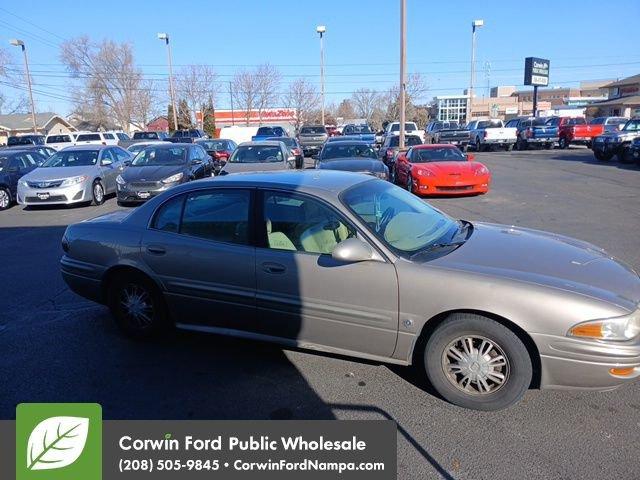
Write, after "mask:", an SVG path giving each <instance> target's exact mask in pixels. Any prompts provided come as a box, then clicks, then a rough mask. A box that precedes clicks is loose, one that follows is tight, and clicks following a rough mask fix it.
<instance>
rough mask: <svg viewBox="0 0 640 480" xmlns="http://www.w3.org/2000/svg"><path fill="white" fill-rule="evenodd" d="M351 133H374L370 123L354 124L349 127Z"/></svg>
mask: <svg viewBox="0 0 640 480" xmlns="http://www.w3.org/2000/svg"><path fill="white" fill-rule="evenodd" d="M349 133H351V134H356V135H358V134H361V133H373V131H372V130H371V129H370V128H369V125H352V126H351V127H349Z"/></svg>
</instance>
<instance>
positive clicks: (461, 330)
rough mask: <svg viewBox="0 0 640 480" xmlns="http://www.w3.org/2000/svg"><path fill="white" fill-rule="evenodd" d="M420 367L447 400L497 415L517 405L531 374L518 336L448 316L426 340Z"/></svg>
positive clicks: (482, 321)
mask: <svg viewBox="0 0 640 480" xmlns="http://www.w3.org/2000/svg"><path fill="white" fill-rule="evenodd" d="M424 367H425V369H426V372H427V376H428V377H429V380H430V381H431V384H432V385H433V387H434V388H435V389H436V390H437V392H438V393H439V394H440V395H442V397H444V398H445V399H446V400H447V401H449V402H451V403H453V404H455V405H458V406H460V407H464V408H471V409H474V410H500V409H502V408H507V407H509V406H511V405H513V404H515V403H516V402H518V401H519V400H520V399H521V398H522V396H523V395H524V394H525V392H526V391H527V389H528V388H529V385H530V384H531V378H532V375H533V373H532V372H533V370H532V364H531V358H530V356H529V352H528V351H527V348H526V347H525V345H524V343H523V342H522V341H521V340H520V338H518V336H517V335H516V334H515V333H514V332H513V331H511V330H510V329H509V328H507V327H505V326H504V325H502V324H501V323H498V322H496V321H495V320H492V319H490V318H487V317H483V316H480V315H475V314H468V313H459V314H453V315H451V316H450V317H449V318H448V319H446V320H445V321H444V322H443V323H441V324H440V325H439V326H438V327H437V328H436V329H435V330H434V331H433V333H432V334H431V336H430V337H429V339H428V341H427V343H426V347H425V352H424Z"/></svg>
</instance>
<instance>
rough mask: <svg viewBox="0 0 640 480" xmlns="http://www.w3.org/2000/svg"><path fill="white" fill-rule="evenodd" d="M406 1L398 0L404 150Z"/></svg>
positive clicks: (400, 143)
mask: <svg viewBox="0 0 640 480" xmlns="http://www.w3.org/2000/svg"><path fill="white" fill-rule="evenodd" d="M406 43H407V1H406V0H400V92H399V93H400V96H399V99H398V101H399V102H400V138H399V147H400V149H403V148H404V124H405V120H406V88H407V78H406V72H405V70H406V66H407V45H406Z"/></svg>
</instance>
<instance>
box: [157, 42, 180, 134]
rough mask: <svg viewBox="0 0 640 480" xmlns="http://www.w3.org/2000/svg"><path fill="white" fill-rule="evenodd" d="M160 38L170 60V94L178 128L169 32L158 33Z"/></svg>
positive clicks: (175, 128) (175, 123)
mask: <svg viewBox="0 0 640 480" xmlns="http://www.w3.org/2000/svg"><path fill="white" fill-rule="evenodd" d="M158 39H159V40H164V42H165V45H166V46H167V57H168V60H169V96H170V97H171V107H172V110H173V128H174V130H178V111H177V108H176V95H175V90H174V88H173V64H172V61H171V45H170V44H169V35H168V34H167V33H158Z"/></svg>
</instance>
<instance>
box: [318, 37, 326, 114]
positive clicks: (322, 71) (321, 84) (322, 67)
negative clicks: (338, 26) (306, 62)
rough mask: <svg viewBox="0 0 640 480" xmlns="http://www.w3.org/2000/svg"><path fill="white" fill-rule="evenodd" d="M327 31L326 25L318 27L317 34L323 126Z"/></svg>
mask: <svg viewBox="0 0 640 480" xmlns="http://www.w3.org/2000/svg"><path fill="white" fill-rule="evenodd" d="M326 31H327V27H325V26H324V25H318V26H317V27H316V32H318V33H319V34H320V96H321V97H322V100H321V101H322V106H321V111H322V125H324V42H323V38H324V33H325V32H326Z"/></svg>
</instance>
